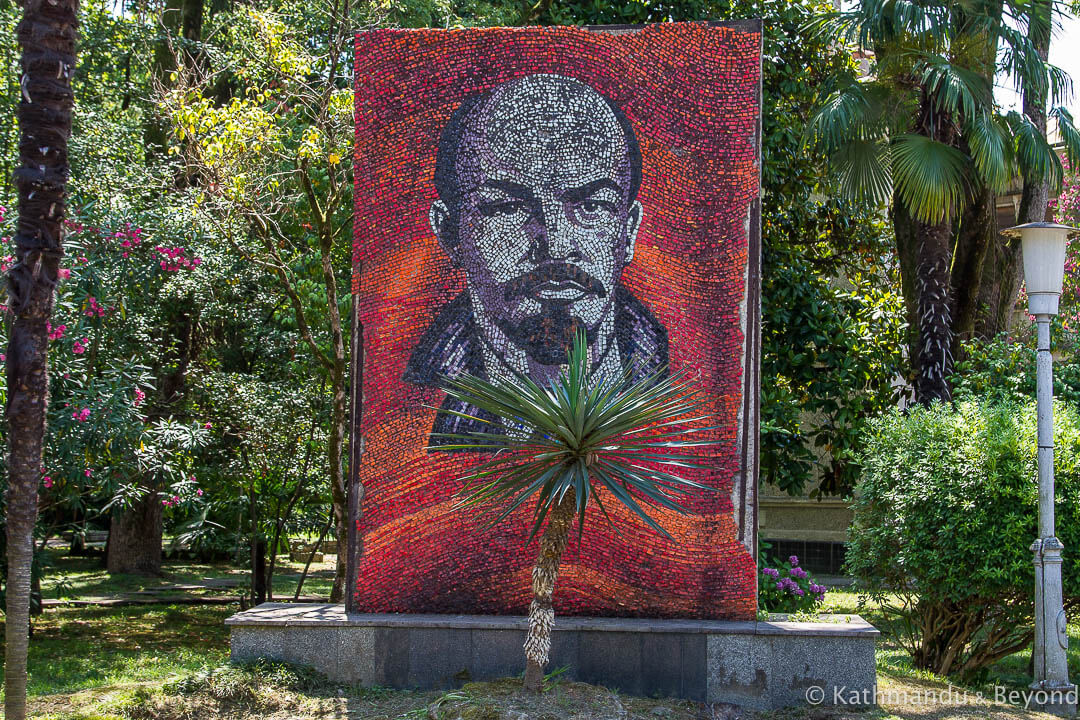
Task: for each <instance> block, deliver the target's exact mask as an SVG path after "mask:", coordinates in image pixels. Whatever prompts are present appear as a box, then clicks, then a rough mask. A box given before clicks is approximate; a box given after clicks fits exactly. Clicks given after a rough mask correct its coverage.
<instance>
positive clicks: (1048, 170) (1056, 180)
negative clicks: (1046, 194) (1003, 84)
mask: <svg viewBox="0 0 1080 720" xmlns="http://www.w3.org/2000/svg"><path fill="white" fill-rule="evenodd" d="M1006 120H1007V122H1008V123H1009V127H1010V128H1011V129H1012V133H1013V147H1014V149H1015V152H1016V159H1017V162H1018V163H1019V164H1020V167H1021V168H1022V169H1023V171H1024V175H1025V176H1026V177H1034V178H1038V179H1040V180H1045V181H1047V182H1049V183H1050V185H1051V186H1052V187H1054V188H1059V187H1061V181H1062V178H1063V177H1064V172H1065V171H1064V169H1063V168H1062V167H1061V158H1059V157H1058V154H1057V153H1056V152H1054V148H1052V147H1051V146H1050V143H1048V142H1047V141H1046V136H1045V135H1043V133H1042V130H1040V129H1039V127H1038V126H1037V125H1035V123H1033V122H1032V121H1031V118H1029V117H1028V116H1027V115H1022V114H1020V113H1018V112H1016V111H1015V110H1014V111H1012V112H1010V113H1009V114H1008V115H1007V116H1006Z"/></svg>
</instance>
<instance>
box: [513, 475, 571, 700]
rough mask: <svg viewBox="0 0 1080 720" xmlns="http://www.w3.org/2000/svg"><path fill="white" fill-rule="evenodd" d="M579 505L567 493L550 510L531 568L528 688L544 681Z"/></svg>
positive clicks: (537, 688) (540, 685) (534, 689)
mask: <svg viewBox="0 0 1080 720" xmlns="http://www.w3.org/2000/svg"><path fill="white" fill-rule="evenodd" d="M576 506H577V501H576V499H575V496H574V495H573V494H571V493H567V494H566V495H565V496H564V497H563V499H562V500H561V501H560V502H559V504H558V505H556V506H555V507H554V508H553V509H552V510H551V516H550V517H549V518H548V524H547V527H546V528H545V529H544V534H543V536H542V537H541V538H540V552H539V553H538V554H537V556H536V564H535V565H533V571H532V591H533V600H532V603H531V604H530V605H529V633H528V635H527V636H526V637H525V690H526V692H532V693H539V692H540V690H541V689H542V688H543V684H544V665H546V664H547V661H548V655H549V654H550V653H551V631H552V630H553V629H554V628H555V609H554V607H553V606H552V604H551V595H552V593H553V592H554V591H555V579H556V578H557V577H558V575H559V564H560V563H561V562H562V556H563V553H564V552H566V546H567V544H568V543H569V542H570V526H571V524H572V522H573V520H574V510H575V508H576Z"/></svg>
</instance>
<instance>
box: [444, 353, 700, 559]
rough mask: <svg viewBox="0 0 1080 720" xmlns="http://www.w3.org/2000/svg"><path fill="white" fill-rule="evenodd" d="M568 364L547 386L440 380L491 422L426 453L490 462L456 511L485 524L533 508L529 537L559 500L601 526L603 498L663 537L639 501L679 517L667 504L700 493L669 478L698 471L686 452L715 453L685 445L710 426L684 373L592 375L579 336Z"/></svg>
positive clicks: (695, 443) (469, 476) (471, 479)
mask: <svg viewBox="0 0 1080 720" xmlns="http://www.w3.org/2000/svg"><path fill="white" fill-rule="evenodd" d="M567 360H568V365H567V368H566V369H565V370H563V371H560V373H559V375H558V377H557V378H556V379H554V380H553V381H552V382H551V384H550V385H549V386H548V387H541V386H540V385H537V384H536V383H535V382H534V381H533V380H532V379H530V378H529V377H527V376H525V375H521V374H518V373H515V374H514V375H513V376H512V377H511V378H509V379H505V380H503V379H499V380H495V381H493V382H489V381H487V380H484V379H482V378H477V377H473V376H471V375H468V374H464V375H460V376H458V377H456V378H451V379H448V380H447V383H446V388H445V389H446V392H447V394H448V395H450V396H451V397H453V398H456V399H457V400H459V401H461V402H463V403H465V404H466V405H472V406H475V407H477V408H479V409H480V410H482V411H484V412H485V413H489V414H490V415H492V416H494V418H495V419H494V420H486V419H484V420H481V421H482V422H485V423H486V424H487V425H489V426H490V430H485V431H483V432H470V433H463V434H451V433H440V434H439V437H438V439H439V440H440V442H446V443H447V444H445V445H435V446H433V447H432V448H431V449H432V450H440V451H448V452H459V451H481V452H485V453H487V452H493V453H494V456H493V457H492V459H490V460H486V461H484V462H482V463H480V464H478V465H476V466H474V467H472V468H470V469H469V470H468V471H467V473H466V475H465V476H464V477H462V478H460V480H461V481H464V482H465V483H467V484H466V486H465V489H464V490H463V491H462V492H463V494H464V496H465V499H464V501H463V504H464V505H466V506H481V507H484V506H492V505H494V506H496V507H498V508H500V510H501V512H500V513H499V515H498V516H497V517H496V518H495V519H494V520H493V524H494V523H498V522H501V521H502V520H504V519H505V518H506V517H507V516H509V515H510V514H511V513H512V512H514V510H516V509H517V508H519V507H521V506H522V505H523V504H525V503H526V502H528V501H530V500H533V499H536V500H537V503H536V507H535V509H534V512H533V519H534V522H533V526H532V533H531V535H530V538H531V536H532V535H535V534H536V533H537V532H538V531H539V529H540V527H541V525H542V524H543V522H544V520H545V518H547V517H548V515H549V514H550V513H551V511H552V510H553V509H554V508H555V507H556V506H557V505H559V504H560V503H561V502H562V501H563V499H564V498H566V497H573V498H574V500H575V503H576V514H577V516H578V518H579V527H581V526H584V524H585V512H586V510H587V508H588V507H589V505H590V503H595V504H596V505H597V506H598V507H599V508H600V510H601V511H602V512H603V513H604V515H605V517H607V511H606V510H605V509H604V501H603V498H604V497H609V498H610V499H614V500H615V501H617V502H619V503H621V504H623V505H625V506H626V507H628V508H629V509H630V510H632V511H633V512H634V514H635V515H637V516H638V517H639V518H640V519H641V520H642V521H643V522H644V523H646V524H647V525H649V526H650V527H652V528H653V529H654V530H656V531H657V532H659V533H661V534H663V535H665V536H667V537H670V535H668V533H667V531H666V530H664V528H663V527H661V526H660V524H659V523H657V522H656V520H654V519H653V518H652V517H651V516H650V515H649V514H648V512H646V510H645V508H643V507H642V505H641V502H640V501H644V502H645V503H647V504H653V505H656V506H659V507H664V508H667V509H669V510H674V511H676V512H683V508H682V506H681V505H679V504H678V502H676V499H675V498H676V496H680V495H682V496H685V495H689V494H692V493H694V492H696V491H702V490H708V489H709V488H707V487H706V486H704V485H701V484H700V483H697V482H694V481H692V480H688V479H686V478H683V477H681V476H680V475H676V474H674V473H676V472H680V471H681V470H685V469H689V470H696V469H702V468H704V467H706V466H705V465H704V464H703V463H701V462H699V461H698V460H697V459H696V458H695V457H693V456H692V455H690V454H688V453H687V452H686V451H687V450H689V449H691V448H698V447H705V446H710V445H715V444H716V443H715V441H713V440H708V439H702V440H698V439H696V438H692V437H691V436H707V434H708V433H709V432H710V431H712V430H715V428H713V427H707V426H703V425H702V422H703V421H708V420H710V419H711V418H713V413H712V412H711V411H709V410H708V404H709V402H710V400H709V399H708V398H706V397H704V396H703V395H702V394H701V392H700V390H699V389H698V387H697V382H696V380H694V379H693V377H692V376H691V375H690V374H689V373H682V374H679V373H676V374H673V375H670V376H668V375H666V374H665V372H664V371H658V372H656V373H653V374H650V375H648V376H646V377H643V378H641V379H640V380H636V381H633V380H632V372H633V370H632V369H629V368H628V369H627V370H626V371H625V372H624V374H623V376H622V377H620V378H606V379H605V378H602V377H599V376H597V375H596V374H595V373H594V372H593V371H592V369H591V368H590V363H589V352H588V345H587V342H586V340H585V334H584V332H581V333H579V334H578V335H577V337H576V338H575V339H574V344H573V347H572V348H571V349H570V352H569V356H568V359H567ZM458 414H461V413H458ZM462 417H466V418H470V419H480V418H474V417H473V416H469V415H463V414H462ZM687 438H690V439H687ZM639 499H640V501H639ZM608 519H609V521H610V518H608Z"/></svg>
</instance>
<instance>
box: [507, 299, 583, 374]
mask: <svg viewBox="0 0 1080 720" xmlns="http://www.w3.org/2000/svg"><path fill="white" fill-rule="evenodd" d="M497 324H498V326H499V329H500V330H502V331H503V332H504V333H505V334H506V336H507V337H508V338H510V340H511V341H512V342H513V343H514V344H515V345H517V346H518V347H520V348H521V349H522V350H524V351H525V354H526V355H528V356H529V357H530V358H532V359H533V360H535V361H536V362H538V363H540V364H541V365H564V364H565V363H566V358H567V353H569V352H570V348H571V347H572V346H573V344H574V338H575V337H576V336H577V334H578V332H579V331H580V330H585V336H586V340H587V341H588V342H589V343H590V344H591V343H592V342H594V341H595V340H596V328H589V327H588V326H587V325H586V324H585V321H584V320H582V319H581V318H579V317H574V316H572V315H571V314H570V303H567V302H542V303H540V312H539V314H537V315H530V316H528V317H526V318H524V319H523V320H521V321H520V322H518V323H510V322H506V321H501V322H498V323H497Z"/></svg>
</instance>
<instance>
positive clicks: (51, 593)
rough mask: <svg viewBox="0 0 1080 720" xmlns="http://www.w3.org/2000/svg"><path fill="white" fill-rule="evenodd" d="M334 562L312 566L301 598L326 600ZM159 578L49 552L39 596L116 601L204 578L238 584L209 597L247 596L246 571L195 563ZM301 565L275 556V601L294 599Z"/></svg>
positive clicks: (170, 567) (173, 567)
mask: <svg viewBox="0 0 1080 720" xmlns="http://www.w3.org/2000/svg"><path fill="white" fill-rule="evenodd" d="M333 560H334V556H333V555H329V556H326V560H325V561H324V562H321V563H312V564H311V569H310V570H309V571H308V576H307V579H306V580H304V587H303V594H304V595H318V596H322V597H329V595H330V586H331V585H332V584H333V582H334V563H333ZM162 570H163V574H162V575H161V576H160V577H147V576H145V575H109V574H108V573H107V572H105V568H104V566H103V565H102V562H101V560H100V559H99V558H96V557H69V556H68V555H66V554H65V553H64V551H62V550H50V551H49V567H48V569H47V571H46V574H45V577H44V578H43V579H42V583H41V594H42V596H43V597H44V598H47V599H57V600H61V599H63V600H78V599H87V598H95V597H105V596H111V595H120V594H123V593H131V592H137V591H143V590H153V589H156V588H165V587H168V586H170V585H192V584H201V583H203V582H204V581H206V580H207V579H208V578H214V579H231V580H235V581H237V582H239V583H240V585H241V586H240V587H239V588H235V587H234V588H221V589H215V590H214V591H210V592H209V594H212V595H231V596H234V597H235V596H236V595H238V594H240V593H242V592H247V588H248V587H249V585H248V583H249V577H248V571H247V570H242V569H237V568H236V567H235V566H234V565H230V564H229V563H225V562H222V563H197V562H190V561H183V560H181V561H166V562H165V563H164V565H163V567H162ZM303 571H304V563H302V562H297V563H294V562H290V561H289V557H288V555H284V556H281V555H279V556H278V560H277V565H276V566H275V568H274V581H273V587H274V594H275V595H276V596H278V597H288V598H291V597H292V596H293V592H294V591H295V590H296V585H297V583H298V582H299V580H300V574H301V573H302V572H303Z"/></svg>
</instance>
